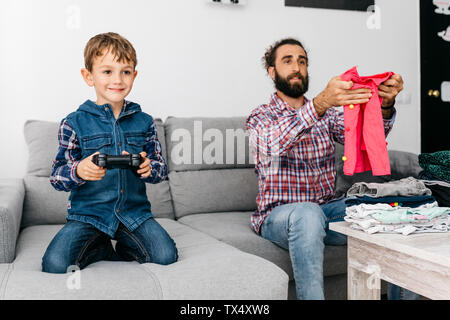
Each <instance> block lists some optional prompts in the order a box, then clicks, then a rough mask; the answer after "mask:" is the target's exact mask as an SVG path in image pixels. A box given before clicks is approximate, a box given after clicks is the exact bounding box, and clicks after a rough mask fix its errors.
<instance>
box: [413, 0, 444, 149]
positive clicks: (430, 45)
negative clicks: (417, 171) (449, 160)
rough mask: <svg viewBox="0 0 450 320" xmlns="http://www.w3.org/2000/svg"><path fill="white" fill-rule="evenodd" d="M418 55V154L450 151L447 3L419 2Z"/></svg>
mask: <svg viewBox="0 0 450 320" xmlns="http://www.w3.org/2000/svg"><path fill="white" fill-rule="evenodd" d="M434 3H436V4H434ZM420 54H421V58H420V60H421V91H422V92H421V111H420V115H421V152H422V153H425V152H426V153H428V152H435V151H440V150H450V97H449V96H450V92H449V91H450V1H449V0H442V1H432V0H421V1H420Z"/></svg>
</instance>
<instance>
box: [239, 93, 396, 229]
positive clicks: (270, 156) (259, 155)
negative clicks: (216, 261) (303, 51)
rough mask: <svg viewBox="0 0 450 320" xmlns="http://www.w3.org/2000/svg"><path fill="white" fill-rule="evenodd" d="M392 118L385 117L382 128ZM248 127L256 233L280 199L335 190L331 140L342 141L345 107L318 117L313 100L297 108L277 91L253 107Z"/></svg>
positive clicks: (324, 195)
mask: <svg viewBox="0 0 450 320" xmlns="http://www.w3.org/2000/svg"><path fill="white" fill-rule="evenodd" d="M394 120H395V110H394V116H393V117H392V119H389V120H386V119H384V126H385V133H386V134H388V132H389V131H390V130H391V128H392V125H393V123H394ZM246 129H247V131H248V134H249V139H250V140H249V142H250V148H251V150H252V153H253V158H254V162H255V171H256V174H257V175H258V185H259V192H258V196H257V198H256V202H257V209H256V211H255V212H254V213H253V215H252V218H251V224H252V228H253V230H254V231H255V232H257V233H259V232H260V227H261V225H262V223H263V221H264V218H265V217H266V216H267V215H268V214H269V213H270V211H271V210H272V209H273V208H274V207H276V206H278V205H282V204H286V203H292V202H315V203H318V204H323V203H325V202H327V201H329V200H331V199H332V198H333V197H334V194H335V190H334V187H335V176H336V169H335V155H334V151H335V142H338V143H341V144H344V136H345V128H344V112H343V111H341V110H339V109H338V108H330V109H328V110H327V111H326V112H325V114H324V115H323V116H321V117H320V116H319V115H318V114H317V112H316V110H315V108H314V106H313V103H312V101H310V100H308V99H306V98H305V104H304V105H303V106H302V107H301V108H300V109H299V110H295V109H294V108H292V107H291V106H289V105H288V104H287V103H286V102H284V101H283V100H282V99H281V98H280V97H278V95H277V94H276V93H273V94H272V96H271V101H270V103H269V104H267V105H261V106H259V107H257V108H256V109H254V110H253V111H252V113H251V114H250V116H249V117H248V118H247V124H246Z"/></svg>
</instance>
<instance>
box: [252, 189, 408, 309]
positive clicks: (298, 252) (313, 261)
mask: <svg viewBox="0 0 450 320" xmlns="http://www.w3.org/2000/svg"><path fill="white" fill-rule="evenodd" d="M345 199H348V198H339V199H336V200H332V201H330V202H328V203H325V204H322V205H318V204H316V203H312V202H296V203H289V204H284V205H280V206H277V207H275V208H274V209H273V210H272V212H271V213H270V214H269V215H268V216H267V217H266V218H265V219H264V222H263V225H262V227H261V236H262V237H264V238H265V239H267V240H270V241H272V242H273V243H275V244H276V245H278V246H280V247H282V248H284V249H286V250H288V251H289V255H290V258H291V262H292V269H293V271H294V280H295V289H296V294H297V299H306V300H322V299H324V290H323V252H324V248H325V245H346V244H347V236H346V235H343V234H341V233H338V232H335V231H333V230H329V223H330V222H337V221H343V220H344V216H345V208H346V207H347V205H346V204H345ZM388 298H389V299H392V300H397V299H401V298H403V299H416V298H417V295H416V294H415V293H413V292H411V291H408V290H406V289H403V288H400V287H398V286H396V285H392V284H388Z"/></svg>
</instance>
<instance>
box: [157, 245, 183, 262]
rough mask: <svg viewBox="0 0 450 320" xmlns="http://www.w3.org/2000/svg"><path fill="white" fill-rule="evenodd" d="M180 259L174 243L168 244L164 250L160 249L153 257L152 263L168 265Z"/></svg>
mask: <svg viewBox="0 0 450 320" xmlns="http://www.w3.org/2000/svg"><path fill="white" fill-rule="evenodd" d="M177 260H178V250H177V248H176V246H175V244H173V245H168V246H166V247H165V248H164V249H163V250H160V251H159V252H158V253H157V254H155V255H154V256H153V257H152V261H150V262H152V263H157V264H162V265H168V264H172V263H174V262H176V261H177Z"/></svg>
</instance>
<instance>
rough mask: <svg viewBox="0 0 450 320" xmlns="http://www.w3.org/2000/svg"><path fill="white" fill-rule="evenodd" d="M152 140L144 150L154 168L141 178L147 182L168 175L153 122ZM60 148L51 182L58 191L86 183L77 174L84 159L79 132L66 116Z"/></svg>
mask: <svg viewBox="0 0 450 320" xmlns="http://www.w3.org/2000/svg"><path fill="white" fill-rule="evenodd" d="M129 104H130V102H129V101H127V100H125V101H124V107H123V110H122V112H125V111H126V110H127V106H128V105H129ZM150 131H151V133H152V134H151V140H150V141H149V142H148V143H147V144H145V146H144V150H143V151H145V152H146V153H147V158H149V159H150V167H151V169H152V171H151V174H150V176H149V177H148V178H145V179H144V178H141V179H142V180H143V181H144V182H146V183H158V182H160V181H162V180H165V179H166V177H167V163H166V161H165V159H164V158H163V157H162V155H161V144H160V143H159V141H158V138H157V136H156V128H155V124H154V123H153V124H152V126H151V128H150ZM58 141H59V148H58V153H57V155H56V158H55V160H53V163H52V174H51V176H50V183H51V184H52V186H53V187H54V188H55V189H56V190H58V191H71V190H73V189H75V188H77V187H79V186H81V185H83V184H85V183H86V181H85V180H83V179H81V178H79V177H78V175H77V174H76V172H77V167H78V164H79V163H80V161H81V160H83V159H82V152H81V146H80V144H79V140H78V136H77V133H76V132H75V131H74V130H73V129H72V127H71V126H70V125H69V124H68V123H67V121H66V119H65V118H64V119H63V120H62V121H61V124H60V126H59V130H58Z"/></svg>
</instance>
